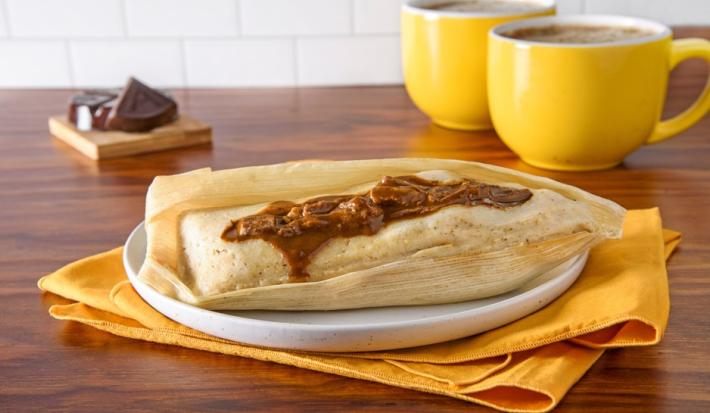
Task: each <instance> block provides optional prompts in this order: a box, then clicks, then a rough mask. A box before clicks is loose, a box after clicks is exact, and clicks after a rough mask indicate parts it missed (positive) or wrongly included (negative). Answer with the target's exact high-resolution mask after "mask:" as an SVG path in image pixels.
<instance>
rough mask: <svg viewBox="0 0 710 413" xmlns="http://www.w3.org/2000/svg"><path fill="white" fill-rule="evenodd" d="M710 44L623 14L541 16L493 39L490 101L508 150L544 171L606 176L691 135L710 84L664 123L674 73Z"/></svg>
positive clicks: (709, 106)
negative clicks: (647, 150)
mask: <svg viewBox="0 0 710 413" xmlns="http://www.w3.org/2000/svg"><path fill="white" fill-rule="evenodd" d="M693 57H697V58H702V59H705V60H706V61H707V62H708V63H710V42H709V41H707V40H704V39H681V40H673V39H672V33H671V30H670V29H669V28H668V27H666V26H664V25H662V24H660V23H655V22H652V21H648V20H643V19H637V18H630V17H620V16H567V17H554V16H553V17H541V18H536V19H529V20H524V21H518V22H512V23H507V24H503V25H500V26H497V27H495V28H494V29H493V30H491V32H490V35H489V54H488V99H489V106H490V111H491V118H492V120H493V124H494V126H495V129H496V131H497V132H498V135H499V136H500V138H501V139H502V140H503V142H504V143H505V144H506V145H507V146H508V147H509V148H510V149H512V150H513V151H514V152H515V153H516V154H518V155H519V156H520V157H521V158H522V159H523V160H524V161H525V162H527V163H529V164H532V165H534V166H538V167H541V168H545V169H556V170H573V171H582V170H595V169H605V168H610V167H613V166H615V165H618V164H619V163H621V162H622V161H623V160H624V158H625V157H626V156H627V155H629V154H630V153H631V152H633V151H634V150H635V149H637V148H638V147H640V146H642V145H644V144H650V143H656V142H660V141H662V140H664V139H668V138H670V137H672V136H675V135H677V134H678V133H680V132H682V131H683V130H685V129H687V128H689V127H690V126H692V125H693V124H695V123H696V122H698V121H699V120H700V119H702V117H703V116H705V114H706V113H707V112H708V110H710V77H709V79H708V83H706V86H705V90H704V91H703V92H702V94H701V95H700V97H698V99H697V100H696V101H695V103H693V104H692V105H691V106H690V107H689V108H688V109H686V110H685V111H684V112H683V113H681V114H679V115H677V116H675V117H673V118H671V119H668V120H661V113H662V111H663V103H664V100H665V96H666V89H667V87H668V75H669V73H670V71H671V70H672V69H673V67H674V66H675V65H677V64H678V63H680V62H681V61H683V60H685V59H689V58H693Z"/></svg>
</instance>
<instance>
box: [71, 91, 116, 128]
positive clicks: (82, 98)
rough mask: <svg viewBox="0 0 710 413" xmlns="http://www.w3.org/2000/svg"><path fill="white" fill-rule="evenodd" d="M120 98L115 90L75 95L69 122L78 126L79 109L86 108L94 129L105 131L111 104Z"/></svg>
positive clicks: (72, 98)
mask: <svg viewBox="0 0 710 413" xmlns="http://www.w3.org/2000/svg"><path fill="white" fill-rule="evenodd" d="M117 97H118V91H114V90H87V91H85V92H83V93H82V94H80V95H74V96H72V97H71V99H70V101H69V120H70V121H71V122H72V123H74V124H75V125H76V124H77V121H78V119H77V116H78V115H77V114H78V111H79V107H81V106H86V107H88V108H89V112H90V114H91V118H92V119H91V127H92V129H103V128H104V124H105V122H106V116H107V115H108V112H110V110H111V102H112V101H114V100H115V99H116V98H117Z"/></svg>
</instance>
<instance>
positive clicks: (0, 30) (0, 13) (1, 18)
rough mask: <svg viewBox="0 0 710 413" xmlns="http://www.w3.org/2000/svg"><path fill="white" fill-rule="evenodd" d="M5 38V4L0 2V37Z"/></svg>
mask: <svg viewBox="0 0 710 413" xmlns="http://www.w3.org/2000/svg"><path fill="white" fill-rule="evenodd" d="M5 36H7V16H5V2H4V1H3V0H0V37H5Z"/></svg>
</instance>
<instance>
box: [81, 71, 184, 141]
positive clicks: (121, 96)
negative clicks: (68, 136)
mask: <svg viewBox="0 0 710 413" xmlns="http://www.w3.org/2000/svg"><path fill="white" fill-rule="evenodd" d="M82 106H86V108H88V114H87V112H85V110H84V109H80V108H81V107H82ZM80 112H82V113H83V114H84V115H83V116H91V119H90V122H89V119H79V117H80ZM176 118H177V103H175V101H174V100H173V99H172V98H171V97H170V95H169V94H168V93H167V92H163V91H159V90H155V89H151V88H150V87H148V86H146V85H145V84H143V83H141V82H140V81H138V80H136V79H135V78H129V79H128V82H127V83H126V86H125V87H124V88H123V89H94V90H86V91H84V92H82V93H81V94H78V95H74V96H72V98H71V100H70V102H69V120H70V121H71V122H72V123H74V124H75V125H77V127H79V128H86V130H88V129H89V124H90V125H91V129H98V130H109V129H111V130H121V131H124V132H145V131H149V130H151V129H153V128H157V127H158V126H162V125H165V124H167V123H170V122H172V121H174V120H175V119H176ZM80 124H81V125H80Z"/></svg>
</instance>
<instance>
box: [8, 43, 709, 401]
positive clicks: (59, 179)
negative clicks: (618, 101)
mask: <svg viewBox="0 0 710 413" xmlns="http://www.w3.org/2000/svg"><path fill="white" fill-rule="evenodd" d="M680 34H681V35H691V34H696V35H701V36H704V37H710V36H708V35H709V34H710V31H709V30H702V29H693V30H691V29H686V30H683V31H680ZM705 73H706V72H705V69H704V67H703V65H702V64H697V62H688V63H687V64H684V65H683V66H682V67H680V68H679V69H678V70H677V71H676V73H675V74H674V76H673V78H672V82H671V89H670V93H669V98H668V103H667V113H668V114H671V113H677V112H678V111H679V110H681V109H682V108H684V107H685V106H686V105H687V103H688V102H689V101H690V100H691V99H692V98H693V97H694V96H695V95H697V93H698V92H699V90H700V89H701V87H702V84H703V82H704V79H705ZM70 93H71V92H70V91H66V90H60V91H57V90H55V91H46V90H42V91H40V90H37V91H0V108H2V110H1V111H0V205H1V207H0V411H2V412H18V411H45V410H60V411H88V412H95V411H101V410H104V411H120V410H122V409H128V408H131V409H140V410H149V411H187V410H195V411H211V410H227V411H237V410H242V411H265V412H266V411H268V412H272V411H312V410H317V409H322V410H323V411H334V410H341V411H350V410H354V409H355V408H357V409H361V410H366V411H376V410H385V409H386V410H387V411H402V412H404V411H407V412H410V411H422V412H424V411H483V410H486V409H484V408H481V407H478V406H474V405H471V404H469V403H465V402H462V401H458V400H454V399H449V398H447V397H442V396H434V395H429V394H424V393H418V392H414V391H409V390H403V389H397V388H392V387H388V386H384V385H380V384H376V383H369V382H365V381H358V380H351V379H346V378H341V377H338V376H332V375H328V374H323V373H318V372H312V371H307V370H300V369H297V368H293V367H288V366H280V365H276V364H271V363H265V362H260V361H254V360H249V359H242V358H238V357H228V356H223V355H218V354H211V353H206V352H200V351H194V350H187V349H182V348H178V347H170V346H165V345H158V344H151V343H145V342H140V341H134V340H128V339H124V338H120V337H115V336H112V335H109V334H106V333H103V332H100V331H97V330H94V329H92V328H90V327H86V326H83V325H79V324H75V323H69V322H60V321H55V320H52V319H50V317H49V316H48V314H47V308H48V306H49V305H51V304H53V303H61V302H65V300H63V299H61V298H59V297H56V296H53V295H51V294H46V295H41V294H40V293H39V291H38V290H37V287H36V285H35V283H36V280H37V279H38V278H39V277H40V276H41V275H44V274H45V273H48V272H50V271H52V270H54V269H56V268H58V267H60V266H62V265H64V264H66V263H68V262H70V261H72V260H76V259H78V258H82V257H84V256H87V255H90V254H94V253H97V252H99V251H103V250H106V249H109V248H112V247H115V246H117V245H120V244H122V243H123V242H124V240H125V238H126V236H127V235H128V233H129V231H130V230H131V229H132V228H133V227H134V226H135V225H136V224H137V223H138V222H139V221H140V220H141V219H142V215H143V206H144V195H145V191H146V188H147V186H148V184H149V183H150V181H151V179H152V178H153V176H155V175H158V174H174V173H177V172H183V171H187V170H191V169H195V168H200V167H204V166H211V167H213V168H216V169H220V168H233V167H238V166H245V165H256V164H266V163H274V162H281V161H287V160H294V159H303V158H329V159H357V158H378V157H395V156H434V157H447V158H458V159H468V160H477V161H484V162H490V163H493V164H497V165H502V166H506V167H510V168H516V169H520V170H523V171H528V172H533V173H537V174H541V175H545V176H550V177H552V178H554V179H558V180H561V181H563V182H567V183H570V184H573V185H577V186H579V187H581V188H584V189H586V190H589V191H591V192H593V193H596V194H599V195H601V196H604V197H608V198H611V199H613V200H615V201H617V202H619V203H620V204H622V205H623V206H625V207H627V208H647V207H652V206H659V207H660V208H661V210H662V213H663V218H664V222H665V225H666V226H667V227H669V228H673V229H676V230H680V231H682V232H683V235H684V241H683V243H682V246H681V248H680V250H679V251H678V252H677V253H676V254H675V256H673V258H672V259H671V261H670V264H669V271H670V286H671V302H672V310H671V318H670V325H669V327H668V330H667V333H666V337H665V338H664V340H663V342H662V343H661V344H660V345H657V346H654V347H648V348H629V349H623V350H612V351H608V352H607V353H606V354H605V355H604V356H603V357H602V359H601V360H599V361H598V362H597V363H596V365H595V366H594V367H593V368H592V369H591V370H590V371H589V372H588V373H587V375H586V376H584V377H583V378H582V380H581V381H580V382H579V383H578V384H577V385H576V386H575V387H574V388H573V389H572V390H571V391H570V393H569V394H568V396H567V397H566V398H565V399H564V400H563V401H562V403H561V405H560V407H559V411H560V412H565V411H590V409H591V408H593V410H597V411H601V410H602V409H603V410H604V411H605V412H607V413H611V412H617V411H638V412H649V411H676V412H690V411H697V412H701V411H710V394H709V392H710V317H709V316H708V303H709V302H710V298H708V297H709V296H710V216H709V215H710V213H709V212H708V211H709V209H710V117H707V118H705V119H704V120H703V121H701V122H700V124H698V125H697V126H695V127H694V128H692V129H690V130H688V131H687V132H685V133H683V134H682V135H681V136H679V137H678V138H677V139H673V140H671V141H668V142H664V143H661V144H658V145H655V146H649V147H644V148H642V149H640V150H638V151H637V152H636V153H634V154H633V155H631V156H630V157H629V158H628V159H627V160H626V162H625V163H624V164H623V166H621V167H618V168H616V169H613V170H608V171H601V172H593V173H578V174H575V173H556V172H546V171H542V170H538V169H535V168H533V167H530V166H527V165H525V164H523V163H522V162H521V161H519V160H518V159H517V158H516V157H515V156H514V155H513V154H512V153H511V152H510V151H508V150H507V149H506V148H505V146H503V144H502V143H501V142H500V141H499V140H498V139H497V138H496V136H495V135H494V133H492V132H482V133H460V132H453V131H449V130H445V129H440V128H438V127H435V126H432V125H431V124H429V122H428V121H427V119H426V118H425V117H424V116H423V115H422V114H420V113H419V112H418V111H417V110H416V109H415V108H414V107H413V106H412V104H411V102H410V101H409V99H408V98H407V95H406V93H405V91H404V89H403V88H401V87H377V88H374V87H370V88H323V89H318V88H313V89H300V90H296V89H264V90H191V91H176V93H175V94H176V96H177V99H178V100H179V101H180V104H181V106H182V108H183V110H184V111H186V112H188V113H190V114H192V115H194V116H196V117H198V118H200V119H203V120H205V121H207V122H208V123H211V124H212V125H214V135H215V136H214V144H213V145H212V146H202V147H195V148H191V149H183V150H176V151H172V152H163V153H156V154H149V155H143V156H135V157H130V158H123V159H115V160H108V161H102V162H94V161H91V160H89V159H86V158H84V157H83V156H81V155H79V154H78V153H77V152H75V151H74V150H72V149H71V148H69V147H67V146H66V145H64V144H63V143H61V142H59V141H57V140H56V139H52V138H50V136H49V135H48V133H47V126H46V122H47V117H48V116H49V115H52V114H56V113H57V112H61V111H62V110H63V109H64V107H65V103H66V100H67V97H68V96H69V95H70ZM590 304H592V305H593V303H590Z"/></svg>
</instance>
